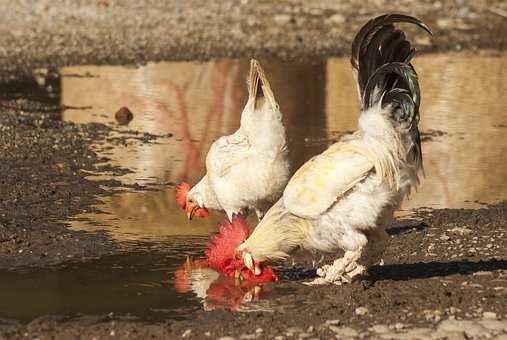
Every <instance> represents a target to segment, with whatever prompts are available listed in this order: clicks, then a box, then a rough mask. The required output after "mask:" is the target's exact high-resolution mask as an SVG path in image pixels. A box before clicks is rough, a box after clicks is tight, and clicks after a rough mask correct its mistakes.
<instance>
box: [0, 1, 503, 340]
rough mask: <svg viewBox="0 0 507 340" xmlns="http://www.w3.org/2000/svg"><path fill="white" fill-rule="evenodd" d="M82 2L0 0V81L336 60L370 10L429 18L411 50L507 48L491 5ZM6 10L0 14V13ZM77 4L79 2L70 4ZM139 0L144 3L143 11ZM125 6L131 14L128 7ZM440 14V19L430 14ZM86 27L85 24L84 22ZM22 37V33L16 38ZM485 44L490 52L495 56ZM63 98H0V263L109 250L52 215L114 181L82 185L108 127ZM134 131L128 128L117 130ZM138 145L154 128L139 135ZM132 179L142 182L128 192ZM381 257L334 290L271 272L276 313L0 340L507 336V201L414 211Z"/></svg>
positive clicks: (71, 329) (126, 323)
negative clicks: (215, 63) (106, 69)
mask: <svg viewBox="0 0 507 340" xmlns="http://www.w3.org/2000/svg"><path fill="white" fill-rule="evenodd" d="M143 5H145V6H147V7H140V6H141V5H140V3H137V4H136V5H134V2H121V1H112V0H109V1H108V0H93V1H92V0H82V1H77V2H72V4H71V3H67V4H66V5H65V6H54V2H52V1H40V2H38V3H37V5H36V7H37V8H35V10H30V8H32V6H33V4H32V2H31V1H25V0H22V1H16V2H15V3H14V4H1V5H0V8H2V7H6V8H4V9H3V10H4V13H10V15H5V16H3V18H2V19H0V32H1V33H2V34H0V46H2V49H1V50H0V77H1V80H3V81H4V82H5V81H7V80H9V81H10V84H9V85H8V86H12V84H14V83H15V82H16V81H19V79H20V78H23V77H25V76H28V75H30V74H31V73H32V70H33V69H34V68H35V67H44V68H56V67H60V66H63V65H72V64H82V63H92V64H106V63H109V64H111V63H112V64H125V63H132V64H142V63H145V62H147V61H151V60H174V59H207V58H211V57H216V56H254V55H255V56H260V55H261V56H275V57H278V58H282V59H307V60H308V59H312V58H325V57H328V56H333V55H343V54H347V53H348V51H349V46H350V42H351V40H352V37H353V34H354V33H355V31H356V30H357V28H358V26H359V25H360V24H362V23H364V21H365V20H367V19H368V18H370V17H372V16H374V15H376V14H379V13H381V12H386V11H389V10H398V11H399V10H402V11H404V12H407V13H410V14H413V15H416V16H418V17H420V18H421V19H423V20H424V21H426V22H427V23H428V24H429V25H430V26H431V27H432V28H433V30H434V33H435V35H434V37H433V38H432V39H428V38H427V37H425V36H423V35H421V36H416V41H417V43H418V46H420V48H421V49H422V50H423V51H426V52H430V51H437V50H438V51H448V50H466V51H472V52H474V53H482V51H483V49H490V50H494V51H498V52H501V51H504V50H505V48H506V47H507V36H506V35H505V34H504V33H505V32H507V3H505V2H504V1H465V0H463V1H418V2H415V1H408V0H406V1H401V2H397V5H396V7H394V5H392V3H391V2H387V1H383V0H375V1H374V0H372V1H366V2H362V4H361V6H359V7H358V6H357V4H355V3H354V2H352V1H340V2H338V1H337V2H331V1H313V2H311V3H308V2H304V1H302V0H293V1H287V0H285V1H279V2H277V3H276V4H275V5H273V2H271V1H258V2H254V1H248V0H243V1H240V2H239V3H238V4H236V2H233V1H223V2H220V4H219V3H218V2H217V3H212V4H208V3H207V6H202V4H201V2H200V1H195V0H192V1H190V2H185V5H182V3H180V2H176V1H175V2H157V1H143ZM7 7H8V8H7ZM77 8H79V9H80V11H76V9H77ZM146 8H149V10H145V9H146ZM138 13H141V14H139V15H137V14H138ZM442 13H445V17H442ZM91 21H93V22H92V23H93V25H92V24H90V22H91ZM20 37H23V39H20ZM494 53H495V52H494ZM61 110H62V108H61V107H59V106H57V105H49V104H47V105H42V104H40V103H37V104H36V103H35V102H34V101H31V100H30V99H29V98H28V99H27V98H20V99H14V97H13V96H6V95H2V101H1V102H0V130H1V133H0V160H1V162H0V172H1V173H2V174H3V175H2V178H1V185H0V197H1V199H0V268H2V269H3V268H18V267H26V266H43V267H46V266H59V265H62V264H65V263H66V262H68V261H86V260H89V259H92V258H96V257H100V256H103V255H106V254H114V253H118V252H120V251H121V250H120V247H119V245H118V244H117V243H115V242H114V241H112V240H111V239H109V238H108V237H107V235H106V234H103V233H85V232H77V231H71V230H69V229H67V228H66V226H65V224H64V223H63V222H61V221H64V220H66V219H67V218H69V217H70V216H74V215H76V214H78V213H80V212H84V211H88V210H90V209H92V205H93V203H95V202H96V200H97V197H101V196H104V195H111V194H113V193H114V192H117V191H118V190H122V189H123V187H121V186H120V183H119V182H116V181H90V180H88V179H86V178H85V176H86V175H87V171H95V172H97V171H98V172H100V171H105V170H107V171H113V172H117V173H123V172H125V171H128V169H122V168H112V169H111V168H104V166H99V165H98V163H100V162H101V161H104V159H99V158H98V156H97V155H96V154H95V153H94V152H93V151H92V150H91V148H90V144H91V141H92V140H93V141H100V140H106V139H107V138H110V133H111V127H107V126H104V125H100V124H85V125H77V124H72V123H64V122H61V121H60V120H59V117H60V112H61ZM130 137H131V136H130ZM139 138H146V139H147V140H150V139H153V138H156V136H144V137H139ZM137 189H142V188H137ZM384 260H385V265H384V266H377V267H373V268H371V269H370V271H369V274H368V275H367V276H366V277H365V278H364V279H362V280H359V281H357V282H354V283H352V284H349V285H344V286H339V287H338V286H332V287H319V288H313V287H307V286H304V285H302V284H301V283H300V282H283V283H280V286H281V288H286V289H287V291H290V292H291V293H290V294H285V295H281V296H278V297H276V302H277V304H279V305H281V306H286V307H285V308H280V309H277V310H276V312H253V313H232V312H225V311H224V312H219V311H217V312H213V313H207V312H204V311H200V312H196V313H195V315H194V316H193V318H192V321H178V322H169V321H168V322H165V323H147V322H141V321H135V320H126V319H118V318H115V317H112V316H108V315H104V316H90V317H82V318H77V319H76V318H73V319H70V318H63V317H62V318H60V317H46V316H43V317H40V318H38V319H36V320H33V321H32V322H30V323H29V324H21V323H18V322H16V321H12V320H1V319H0V339H2V338H39V339H47V338H56V339H70V338H83V339H93V338H97V339H98V338H106V337H107V338H110V337H118V338H139V339H146V338H150V337H166V338H177V337H183V338H195V339H202V338H220V337H224V336H232V337H235V338H237V339H254V338H258V339H264V338H275V339H289V338H298V339H303V338H320V339H327V338H335V337H336V338H354V337H359V338H386V339H389V338H404V339H413V338H421V339H425V338H430V337H433V338H449V339H468V338H480V337H489V338H494V337H498V338H500V337H502V336H503V337H504V338H506V337H507V321H506V320H507V203H506V202H503V203H497V204H490V205H484V206H483V207H482V208H481V209H475V210H466V209H441V210H425V209H421V210H419V211H418V212H416V214H415V216H414V218H413V219H410V220H407V219H406V220H398V221H397V222H396V225H395V226H394V227H393V229H391V244H390V246H389V248H388V250H387V253H386V254H385V258H384Z"/></svg>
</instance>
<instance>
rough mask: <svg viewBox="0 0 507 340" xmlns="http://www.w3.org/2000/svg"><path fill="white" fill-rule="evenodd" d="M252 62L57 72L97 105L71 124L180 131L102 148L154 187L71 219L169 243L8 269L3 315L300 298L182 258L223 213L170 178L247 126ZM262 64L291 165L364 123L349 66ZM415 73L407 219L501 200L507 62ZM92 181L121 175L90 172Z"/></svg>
mask: <svg viewBox="0 0 507 340" xmlns="http://www.w3.org/2000/svg"><path fill="white" fill-rule="evenodd" d="M248 66H249V63H248V60H228V59H223V60H215V61H210V62H208V63H187V62H178V63H159V64H149V65H147V66H145V67H141V68H137V69H134V68H124V67H95V66H86V67H72V68H65V69H63V70H61V76H62V78H61V83H60V85H59V86H60V88H59V93H56V94H55V93H53V95H54V96H56V97H54V98H61V102H60V103H59V104H61V105H66V106H69V107H85V108H86V107H91V108H88V109H80V110H72V109H68V110H65V111H64V112H63V114H62V119H64V120H66V121H73V122H80V123H86V122H102V123H108V124H115V123H114V113H115V112H116V111H117V110H118V109H119V108H120V107H124V106H126V107H128V108H129V109H130V110H131V111H132V112H133V113H134V119H133V120H132V122H131V123H130V125H129V126H128V127H122V128H121V130H123V131H124V132H125V131H129V130H139V131H141V132H149V133H153V134H158V135H167V134H172V136H171V137H168V136H166V137H162V138H158V139H157V140H156V141H155V142H154V143H141V142H140V141H137V140H134V139H129V140H128V142H127V144H126V145H124V144H121V145H117V144H114V143H113V144H107V145H95V146H94V147H95V149H96V150H97V152H98V153H99V154H100V155H101V156H106V157H109V158H110V159H111V164H112V165H115V166H120V167H125V168H128V169H130V170H132V172H131V173H128V174H125V175H122V176H120V177H115V179H119V180H121V181H123V182H124V183H126V184H133V183H139V184H142V185H147V186H150V187H152V188H154V189H156V190H153V191H147V192H136V191H131V192H126V193H122V194H118V195H116V196H113V197H109V198H106V199H104V200H103V201H102V202H101V203H100V204H99V206H98V207H99V208H100V210H101V211H102V213H94V214H83V215H81V216H77V217H76V218H75V219H73V220H72V221H71V222H70V223H71V225H72V227H73V228H75V229H78V230H88V231H90V230H97V229H101V230H104V229H105V230H107V231H108V232H109V233H110V234H111V236H112V237H113V238H115V239H118V240H140V239H143V240H146V239H149V240H151V241H153V242H160V243H158V244H160V246H161V247H163V248H164V249H163V252H156V253H153V252H150V251H142V250H140V251H141V252H139V253H133V254H126V255H121V256H111V257H106V258H103V259H100V260H97V261H92V262H89V263H84V264H72V265H69V266H68V267H66V268H63V269H59V270H57V271H49V270H47V269H46V270H42V269H41V270H34V271H30V272H26V273H17V272H1V273H0V275H1V277H2V280H1V282H0V301H2V302H3V303H4V305H5V306H9V308H8V309H6V310H3V311H0V317H8V318H16V319H19V320H25V321H27V320H30V319H32V318H34V317H36V316H39V315H44V314H64V315H79V314H103V313H110V312H113V313H115V314H117V315H128V314H130V315H134V316H136V317H142V318H145V319H153V320H163V319H167V318H171V319H178V318H185V317H187V316H188V315H190V313H192V312H193V311H194V310H196V309H198V308H204V309H206V310H213V309H224V308H225V309H233V310H259V309H262V310H265V309H270V308H274V307H273V306H272V305H270V304H269V303H268V302H267V301H266V300H264V299H263V298H264V297H266V296H267V295H268V294H269V296H270V299H272V297H273V296H276V294H290V291H285V290H283V288H282V289H280V288H278V287H277V289H276V290H273V289H274V288H273V287H272V286H269V285H268V286H263V287H258V286H250V285H244V284H243V285H241V284H240V285H238V284H237V282H234V280H232V281H231V280H230V279H224V278H220V277H217V275H216V273H213V272H211V271H209V270H204V269H203V268H200V267H199V265H198V264H194V265H193V266H190V267H188V265H186V264H185V263H186V262H185V258H186V256H187V255H190V256H196V257H199V256H202V254H203V248H204V240H207V239H208V235H209V234H210V233H211V232H213V231H215V230H216V226H217V225H218V223H220V222H221V221H222V219H223V215H222V214H212V215H211V217H210V218H207V219H199V220H194V221H188V220H187V219H186V216H185V214H184V213H182V211H181V210H179V207H177V205H176V203H175V200H174V188H173V185H172V184H171V183H177V182H180V181H183V180H185V181H189V182H191V183H195V181H196V180H198V179H199V177H200V176H202V174H203V172H204V168H203V164H204V158H205V155H206V152H207V150H208V148H209V145H210V144H211V143H212V142H213V141H214V140H215V139H216V138H218V137H219V136H221V135H224V134H229V133H231V132H233V131H234V130H235V129H237V127H238V125H239V118H240V112H241V109H242V107H243V104H244V101H245V98H246V86H245V77H246V74H247V71H248ZM263 66H264V67H265V69H266V72H267V74H268V76H269V78H270V81H271V84H272V87H273V89H274V91H275V94H276V97H277V100H278V101H279V103H280V107H281V109H282V112H283V113H284V121H285V125H286V128H287V133H288V140H289V148H290V149H291V157H292V161H293V164H294V166H295V168H297V167H298V166H300V165H301V164H302V163H303V162H305V161H306V160H308V159H309V158H310V157H312V156H313V155H315V154H317V153H319V152H321V151H323V150H324V149H325V148H326V146H327V145H328V144H329V143H330V142H331V141H332V140H334V139H336V138H337V137H338V136H339V135H341V134H344V133H346V132H348V131H353V130H355V129H356V125H357V117H358V113H359V112H358V102H357V99H356V96H357V95H356V90H355V88H356V87H355V83H354V81H353V78H352V74H351V71H350V65H349V62H348V60H346V59H330V60H328V61H327V62H325V63H321V64H315V65H297V64H283V63H279V62H275V61H265V62H263ZM416 68H417V70H418V72H419V74H420V78H421V86H422V91H423V92H422V93H423V96H424V97H423V106H422V120H421V129H422V131H423V139H424V142H423V156H424V161H425V170H426V177H425V178H423V179H422V183H421V186H420V188H419V189H418V192H416V193H413V195H412V198H411V199H410V200H409V201H407V202H406V203H405V204H404V206H403V208H404V209H405V211H408V210H410V209H413V208H419V207H434V208H459V207H476V206H477V204H476V203H474V202H476V201H479V202H493V201H496V200H500V199H505V198H506V197H507V182H506V181H505V178H507V176H506V175H507V169H506V168H505V167H504V164H505V161H506V160H507V157H506V155H507V133H506V131H507V130H506V129H507V97H506V96H505V93H507V57H501V58H498V57H478V56H465V55H454V54H451V55H431V56H422V57H419V58H418V59H417V61H416ZM57 92H58V91H57ZM94 176H95V177H100V178H109V177H111V176H112V175H111V174H108V173H105V174H93V175H91V176H90V177H91V178H93V177H94ZM253 221H255V219H254V220H253ZM195 235H203V236H204V235H205V236H204V237H202V238H195V237H194V236H195ZM176 236H179V237H176ZM182 264H183V265H182ZM34 287H37V289H34ZM245 302H247V304H246V305H245Z"/></svg>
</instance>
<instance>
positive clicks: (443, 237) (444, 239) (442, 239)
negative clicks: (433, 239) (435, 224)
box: [440, 235, 451, 242]
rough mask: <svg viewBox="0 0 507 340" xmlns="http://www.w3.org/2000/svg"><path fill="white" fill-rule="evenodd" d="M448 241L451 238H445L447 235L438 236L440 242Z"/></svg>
mask: <svg viewBox="0 0 507 340" xmlns="http://www.w3.org/2000/svg"><path fill="white" fill-rule="evenodd" d="M450 239H451V238H450V237H449V236H447V235H442V236H440V241H444V242H445V241H449V240H450Z"/></svg>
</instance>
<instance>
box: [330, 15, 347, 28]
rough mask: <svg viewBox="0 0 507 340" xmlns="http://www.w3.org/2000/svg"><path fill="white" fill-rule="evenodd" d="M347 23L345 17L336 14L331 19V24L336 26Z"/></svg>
mask: <svg viewBox="0 0 507 340" xmlns="http://www.w3.org/2000/svg"><path fill="white" fill-rule="evenodd" d="M345 21H346V19H345V17H344V16H343V15H341V14H334V15H332V16H331V17H330V18H329V22H330V23H332V24H336V25H340V24H343V23H344V22H345Z"/></svg>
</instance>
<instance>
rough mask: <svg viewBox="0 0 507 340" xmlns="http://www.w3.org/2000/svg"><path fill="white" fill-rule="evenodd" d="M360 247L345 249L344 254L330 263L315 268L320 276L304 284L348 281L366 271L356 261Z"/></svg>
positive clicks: (339, 283)
mask: <svg viewBox="0 0 507 340" xmlns="http://www.w3.org/2000/svg"><path fill="white" fill-rule="evenodd" d="M361 253H362V249H359V250H356V251H347V252H346V253H345V255H344V256H343V257H342V258H340V259H337V260H335V261H334V263H333V264H332V265H325V266H322V267H321V268H319V269H317V275H318V276H320V277H318V278H316V279H315V280H313V281H311V282H305V283H304V284H306V285H321V284H330V283H333V284H336V285H341V284H343V283H350V282H352V279H353V278H354V277H356V276H358V275H361V274H363V273H364V272H365V271H366V267H364V266H362V265H360V264H359V263H357V261H358V260H359V258H360V257H361Z"/></svg>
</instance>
